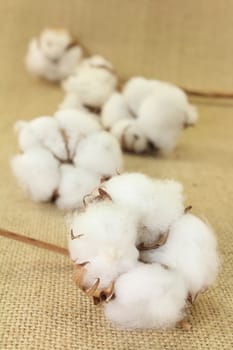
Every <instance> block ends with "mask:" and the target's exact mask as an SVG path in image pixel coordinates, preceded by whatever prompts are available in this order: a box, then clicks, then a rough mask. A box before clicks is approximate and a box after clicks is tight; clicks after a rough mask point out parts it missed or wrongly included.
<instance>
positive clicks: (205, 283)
mask: <svg viewBox="0 0 233 350" xmlns="http://www.w3.org/2000/svg"><path fill="white" fill-rule="evenodd" d="M141 258H142V259H143V260H144V261H147V262H159V263H162V264H165V265H167V266H169V267H170V268H175V269H176V270H177V271H178V272H179V273H180V274H181V275H182V276H183V278H184V279H185V281H186V282H187V285H188V289H189V292H190V294H191V296H192V298H193V299H195V297H196V295H197V294H198V293H199V292H202V291H204V290H205V289H207V288H208V287H209V286H211V285H212V284H213V282H214V281H215V279H216V277H217V273H218V268H219V257H218V252H217V242H216V238H215V236H214V234H213V231H212V229H211V228H210V227H209V226H208V225H207V224H206V223H204V222H203V221H201V220H200V219H199V218H197V217H196V216H194V215H192V214H185V215H183V216H182V217H181V218H179V219H178V220H177V221H176V223H174V224H173V225H172V226H171V229H170V231H169V235H168V239H167V242H166V244H165V245H163V246H161V247H160V248H158V249H155V250H151V251H147V252H142V256H141Z"/></svg>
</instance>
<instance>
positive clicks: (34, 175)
mask: <svg viewBox="0 0 233 350" xmlns="http://www.w3.org/2000/svg"><path fill="white" fill-rule="evenodd" d="M11 167H12V170H13V173H14V175H15V177H16V179H17V181H18V183H19V185H20V186H21V188H22V189H23V190H24V192H26V194H27V195H28V196H29V197H30V198H31V199H32V200H34V201H36V202H46V201H49V200H51V198H52V197H53V194H54V192H55V190H56V189H57V187H58V184H59V180H60V174H59V163H58V161H57V160H56V159H55V158H54V157H53V156H52V155H51V153H49V152H48V151H47V150H45V149H42V148H34V149H31V150H28V151H27V152H25V153H24V154H19V155H17V156H15V157H14V158H13V159H12V161H11Z"/></svg>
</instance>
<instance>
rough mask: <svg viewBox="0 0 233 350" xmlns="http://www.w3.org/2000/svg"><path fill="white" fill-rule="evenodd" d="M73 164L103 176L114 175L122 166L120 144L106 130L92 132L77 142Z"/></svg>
mask: <svg viewBox="0 0 233 350" xmlns="http://www.w3.org/2000/svg"><path fill="white" fill-rule="evenodd" d="M74 164H75V165H76V166H77V167H81V168H84V169H86V170H89V171H93V172H95V173H99V174H102V175H104V176H108V175H115V174H116V173H117V172H118V171H121V170H122V168H123V158H122V152H121V148H120V145H119V143H118V141H117V139H116V138H115V137H114V136H112V135H111V134H109V133H107V132H106V131H101V132H97V133H93V134H91V135H89V136H88V137H86V138H84V139H82V140H81V141H80V142H79V144H78V146H77V149H76V155H75V157H74Z"/></svg>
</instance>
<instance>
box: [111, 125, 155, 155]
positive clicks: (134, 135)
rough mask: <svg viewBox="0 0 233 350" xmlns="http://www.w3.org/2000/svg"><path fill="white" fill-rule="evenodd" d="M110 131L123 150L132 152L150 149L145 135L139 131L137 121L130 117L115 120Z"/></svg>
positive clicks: (142, 151) (143, 151)
mask: <svg viewBox="0 0 233 350" xmlns="http://www.w3.org/2000/svg"><path fill="white" fill-rule="evenodd" d="M111 133H112V134H113V135H114V136H116V138H117V139H118V141H119V142H120V144H121V147H122V149H123V150H125V151H128V152H134V153H145V152H147V151H149V150H152V149H151V146H150V143H149V142H148V140H147V138H146V137H145V135H144V134H143V133H142V132H141V130H140V128H139V126H138V124H137V121H136V120H134V119H133V120H132V119H122V120H119V121H117V122H116V123H115V124H114V125H113V127H112V129H111Z"/></svg>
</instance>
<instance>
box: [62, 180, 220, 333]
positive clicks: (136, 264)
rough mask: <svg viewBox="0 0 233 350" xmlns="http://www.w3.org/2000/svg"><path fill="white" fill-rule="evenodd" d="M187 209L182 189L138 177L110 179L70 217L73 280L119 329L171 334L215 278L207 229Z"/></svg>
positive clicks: (215, 264)
mask: <svg viewBox="0 0 233 350" xmlns="http://www.w3.org/2000/svg"><path fill="white" fill-rule="evenodd" d="M188 209H190V208H185V207H184V198H183V188H182V185H181V184H180V183H177V182H175V181H172V180H155V179H151V178H149V177H147V176H145V175H142V174H139V173H131V174H130V173H125V174H122V175H117V176H114V177H112V178H110V179H108V180H106V181H105V182H103V183H102V184H101V186H99V188H98V189H96V190H95V191H94V192H93V193H92V194H91V195H90V196H89V197H88V198H87V201H86V202H85V207H84V208H82V210H79V211H77V212H75V213H73V214H72V215H71V216H70V217H69V221H68V226H69V231H70V233H71V234H70V236H69V251H70V256H71V259H72V260H73V262H74V266H75V274H74V278H75V281H76V283H77V285H78V286H79V288H81V289H82V290H83V291H84V292H85V293H86V295H87V296H89V297H93V300H94V303H95V304H98V303H103V305H104V312H105V315H106V317H107V318H108V319H109V320H110V321H112V322H113V323H115V324H117V325H118V326H120V327H124V328H170V327H174V326H175V325H177V324H178V323H180V322H182V320H183V319H184V317H185V315H186V308H187V304H190V305H191V303H192V302H194V301H195V299H196V297H197V295H198V294H199V293H202V292H204V291H205V290H206V289H207V288H208V287H210V286H211V285H212V284H213V283H214V281H215V279H216V277H217V273H218V267H219V258H218V252H217V242H216V239H215V236H214V233H213V231H212V229H211V227H209V226H208V224H206V223H205V222H203V221H202V220H200V219H199V218H198V217H196V216H194V215H192V214H190V213H189V210H188Z"/></svg>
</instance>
